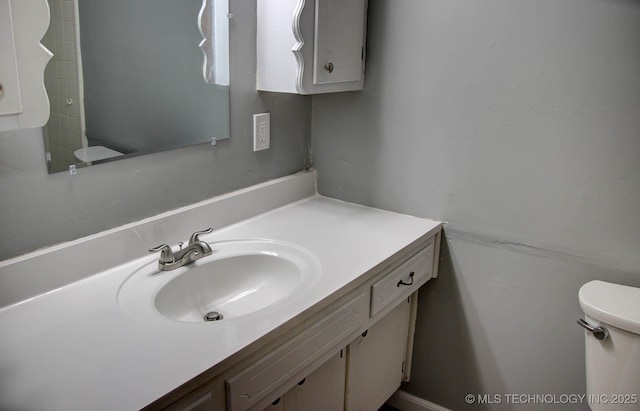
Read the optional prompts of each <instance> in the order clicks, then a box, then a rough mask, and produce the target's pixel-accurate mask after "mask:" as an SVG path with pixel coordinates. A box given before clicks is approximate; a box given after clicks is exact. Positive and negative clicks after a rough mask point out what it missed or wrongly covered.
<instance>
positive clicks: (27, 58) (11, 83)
mask: <svg viewBox="0 0 640 411" xmlns="http://www.w3.org/2000/svg"><path fill="white" fill-rule="evenodd" d="M48 27H49V5H48V4H47V0H0V84H2V92H0V131H5V130H15V129H20V128H31V127H40V126H43V125H44V124H45V123H46V122H47V120H48V119H49V99H48V98H47V92H46V90H45V88H44V68H45V66H46V64H47V62H48V61H49V59H51V56H52V54H51V53H50V52H49V51H48V50H47V49H46V48H44V47H43V46H42V44H40V40H42V37H43V36H44V33H45V32H46V31H47V28H48Z"/></svg>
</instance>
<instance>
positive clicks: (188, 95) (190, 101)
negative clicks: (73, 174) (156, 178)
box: [42, 0, 229, 173]
mask: <svg viewBox="0 0 640 411" xmlns="http://www.w3.org/2000/svg"><path fill="white" fill-rule="evenodd" d="M48 2H49V7H50V9H51V23H50V27H49V30H48V32H47V34H46V35H45V37H44V39H43V40H42V43H43V44H44V45H45V47H47V48H48V49H49V50H51V51H52V52H53V54H54V57H53V59H52V60H51V62H50V63H49V64H48V66H47V69H46V71H45V86H46V88H47V92H48V94H49V100H50V103H51V115H50V117H49V122H48V123H47V125H46V126H45V128H44V135H45V149H46V151H47V164H48V169H49V172H50V173H55V172H60V171H65V170H68V169H69V166H70V165H74V164H75V165H78V166H82V165H91V164H96V163H100V162H105V161H111V160H116V159H121V158H125V157H131V156H134V155H140V154H147V153H151V152H156V151H162V150H171V149H174V148H178V147H182V146H187V145H193V144H200V143H206V142H209V143H210V142H211V139H212V138H216V139H217V140H221V139H225V138H228V137H229V74H228V73H229V69H228V0H182V1H175V0H109V1H104V0H48ZM214 33H215V34H214ZM203 38H204V40H203ZM203 52H204V56H203ZM203 62H204V64H203ZM203 67H204V68H203ZM203 75H204V78H203Z"/></svg>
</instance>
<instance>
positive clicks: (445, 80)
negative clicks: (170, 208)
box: [312, 0, 640, 410]
mask: <svg viewBox="0 0 640 411" xmlns="http://www.w3.org/2000/svg"><path fill="white" fill-rule="evenodd" d="M369 7H370V10H369V23H368V47H367V72H366V76H365V90H364V91H362V92H354V93H342V94H335V95H322V96H314V97H313V109H312V112H313V114H312V148H313V149H312V153H313V162H314V165H315V167H316V168H317V169H318V174H319V190H320V192H321V194H325V195H328V196H332V197H337V198H341V199H344V200H348V201H355V202H359V203H363V204H369V205H373V206H376V207H380V208H384V209H390V210H394V211H399V212H405V213H409V214H414V215H418V216H425V217H434V218H438V219H442V220H446V221H447V222H448V224H447V226H446V228H445V232H446V241H445V244H444V248H443V255H442V257H443V261H442V268H441V271H440V278H438V279H437V280H435V281H432V282H431V283H429V284H428V285H427V286H426V287H425V288H424V289H423V290H422V292H421V298H422V299H421V302H420V311H419V318H418V331H417V335H416V352H415V362H414V367H413V379H412V381H411V382H410V383H409V384H407V385H406V386H405V389H406V390H407V391H408V392H410V393H412V394H414V395H417V396H419V397H422V398H425V399H428V400H431V401H433V402H436V403H439V404H441V405H443V406H447V407H449V408H451V409H455V410H457V409H465V408H467V409H472V408H473V409H483V408H484V409H500V410H505V409H523V410H524V409H533V408H535V409H539V408H542V407H537V406H534V407H533V408H531V407H532V405H520V406H517V405H506V404H504V403H503V404H501V405H494V406H486V407H482V406H478V405H475V406H473V407H469V406H467V405H466V404H465V402H464V396H465V394H467V393H489V394H507V393H527V394H538V393H541V394H545V393H566V394H571V393H582V392H584V389H585V388H584V387H585V385H584V378H585V377H584V358H583V356H584V342H583V333H582V332H581V330H580V329H579V328H578V326H577V325H576V324H575V320H576V319H577V317H578V316H579V315H580V309H579V306H578V303H577V293H578V289H579V287H580V286H581V285H582V284H583V283H585V282H586V281H588V280H590V279H593V278H599V279H603V280H608V281H612V282H621V283H626V284H630V285H635V286H640V253H638V247H639V246H640V216H639V214H638V210H640V137H639V135H638V132H639V130H640V47H638V42H639V41H640V2H638V1H635V0H565V1H561V2H558V1H555V0H542V1H522V0H518V1H507V0H488V1H482V2H468V1H459V0H430V1H423V0H393V1H391V0H370V1H369ZM544 408H545V409H553V408H554V406H552V405H549V406H547V407H544ZM557 408H558V409H560V408H561V409H571V408H572V407H563V406H558V407H557ZM574 408H575V409H582V410H586V409H587V407H586V404H582V405H577V406H575V407H574Z"/></svg>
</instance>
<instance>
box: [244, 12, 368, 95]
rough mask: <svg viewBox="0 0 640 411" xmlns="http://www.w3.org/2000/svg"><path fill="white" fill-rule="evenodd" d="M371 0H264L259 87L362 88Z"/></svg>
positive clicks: (309, 91) (302, 91)
mask: <svg viewBox="0 0 640 411" xmlns="http://www.w3.org/2000/svg"><path fill="white" fill-rule="evenodd" d="M366 18H367V0H315V1H313V0H277V1H274V0H258V2H257V39H256V41H257V66H256V88H257V89H258V90H260V91H272V92H283V93H295V94H318V93H332V92H339V91H352V90H362V87H363V84H364V63H365V42H366Z"/></svg>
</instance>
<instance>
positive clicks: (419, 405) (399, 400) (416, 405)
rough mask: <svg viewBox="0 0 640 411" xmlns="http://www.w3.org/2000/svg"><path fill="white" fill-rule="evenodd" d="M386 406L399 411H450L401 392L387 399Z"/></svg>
mask: <svg viewBox="0 0 640 411" xmlns="http://www.w3.org/2000/svg"><path fill="white" fill-rule="evenodd" d="M387 404H389V405H391V406H392V407H394V408H397V409H399V410H401V411H451V410H449V409H447V408H444V407H441V406H439V405H438V404H434V403H432V402H431V401H427V400H423V399H422V398H419V397H416V396H415V395H411V394H409V393H407V392H405V391H402V390H398V391H396V392H395V394H393V395H392V396H391V398H389V401H387Z"/></svg>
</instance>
